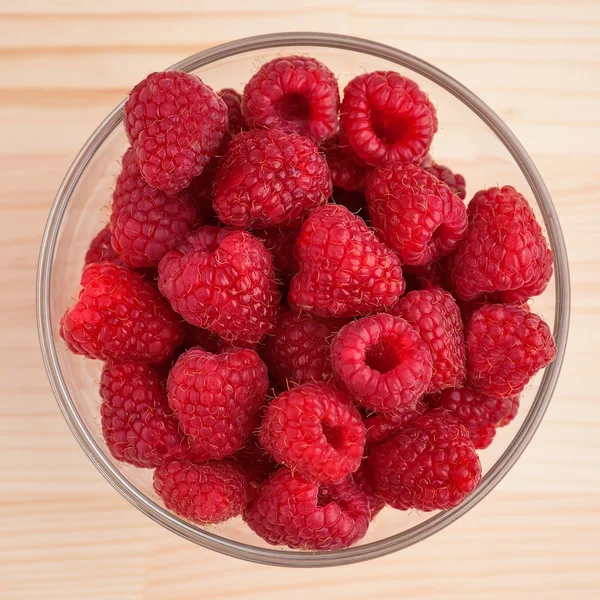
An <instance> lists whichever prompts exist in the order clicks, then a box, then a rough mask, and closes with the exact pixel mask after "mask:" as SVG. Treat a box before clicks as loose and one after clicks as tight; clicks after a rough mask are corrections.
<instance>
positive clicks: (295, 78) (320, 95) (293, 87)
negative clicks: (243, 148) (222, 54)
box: [242, 56, 340, 143]
mask: <svg viewBox="0 0 600 600" xmlns="http://www.w3.org/2000/svg"><path fill="white" fill-rule="evenodd" d="M339 106H340V92H339V90H338V84H337V80H336V78H335V76H334V74H333V73H332V72H331V71H330V70H329V69H328V68H327V67H326V66H325V65H323V64H322V63H320V62H319V61H318V60H315V59H314V58H308V57H306V56H287V57H283V58H274V59H273V60H271V61H269V62H267V63H265V64H264V65H262V67H261V68H260V69H259V70H258V72H257V73H256V75H254V76H253V77H252V79H250V81H249V82H248V83H247V84H246V87H245V88H244V97H243V100H242V114H243V115H244V117H245V118H246V122H247V123H248V125H249V126H250V127H252V128H260V127H268V128H269V129H280V130H281V131H284V132H286V133H299V134H300V135H304V136H306V137H309V138H311V139H312V140H314V141H315V142H317V143H321V142H322V141H323V140H325V139H327V138H329V137H331V136H332V135H333V134H335V132H336V131H337V127H338V111H339Z"/></svg>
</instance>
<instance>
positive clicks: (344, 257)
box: [288, 204, 404, 318]
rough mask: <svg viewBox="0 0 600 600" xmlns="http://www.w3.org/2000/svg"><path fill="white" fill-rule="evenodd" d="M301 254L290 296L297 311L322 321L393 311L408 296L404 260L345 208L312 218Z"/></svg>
mask: <svg viewBox="0 0 600 600" xmlns="http://www.w3.org/2000/svg"><path fill="white" fill-rule="evenodd" d="M296 254H297V256H298V257H299V259H300V269H299V272H298V274H297V275H295V276H294V278H293V279H292V283H291V288H290V293H289V296H288V301H289V303H290V305H291V306H292V308H295V309H298V310H307V311H309V312H311V313H313V314H314V315H316V316H318V317H325V318H329V317H355V316H359V315H363V314H369V313H372V312H376V311H378V310H382V309H384V308H386V307H390V306H392V305H393V304H395V303H396V302H397V300H398V297H399V296H400V295H401V294H402V293H403V292H404V280H403V279H402V269H401V268H400V261H399V260H398V258H397V257H396V256H395V255H394V253H393V252H392V251H391V250H389V249H388V248H386V247H385V246H384V245H383V244H382V243H381V242H379V240H377V238H376V236H375V234H374V233H373V232H372V231H371V229H369V228H368V227H367V225H366V224H365V222H364V221H363V220H362V219H360V218H358V217H356V216H355V215H353V214H352V213H351V212H350V211H349V210H348V209H347V208H345V207H343V206H339V205H336V204H331V205H328V206H324V207H322V208H318V209H316V210H314V211H313V212H312V213H311V215H310V217H309V218H308V220H307V221H306V222H305V223H304V225H303V226H302V228H301V230H300V235H299V236H298V241H297V242H296Z"/></svg>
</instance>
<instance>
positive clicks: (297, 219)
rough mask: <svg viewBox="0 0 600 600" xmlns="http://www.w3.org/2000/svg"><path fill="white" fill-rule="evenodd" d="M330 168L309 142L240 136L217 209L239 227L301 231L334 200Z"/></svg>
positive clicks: (260, 132) (286, 136)
mask: <svg viewBox="0 0 600 600" xmlns="http://www.w3.org/2000/svg"><path fill="white" fill-rule="evenodd" d="M331 190H332V186H331V175H330V173H329V167H328V166H327V163H326V161H325V159H324V158H323V156H322V155H321V154H319V148H318V147H317V145H316V144H315V143H314V142H313V141H312V140H310V139H308V138H306V137H302V136H300V135H296V134H292V133H283V132H281V131H278V130H276V129H256V130H253V131H247V132H244V133H240V134H239V135H237V136H236V137H235V138H234V139H233V140H232V142H231V144H229V148H228V149H227V152H226V153H225V155H224V156H223V158H222V160H221V163H220V165H219V170H218V172H217V177H216V180H215V184H214V201H213V203H214V207H215V210H216V212H217V215H218V216H219V219H220V220H221V221H222V222H223V223H227V224H230V225H236V226H238V227H274V226H283V227H292V228H293V227H297V226H298V225H300V223H301V222H302V221H303V220H304V217H305V215H306V213H307V212H308V211H310V210H311V209H312V208H315V207H317V206H321V205H323V204H325V203H326V202H327V199H328V198H329V196H331Z"/></svg>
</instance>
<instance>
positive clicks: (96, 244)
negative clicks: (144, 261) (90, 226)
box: [84, 225, 123, 266]
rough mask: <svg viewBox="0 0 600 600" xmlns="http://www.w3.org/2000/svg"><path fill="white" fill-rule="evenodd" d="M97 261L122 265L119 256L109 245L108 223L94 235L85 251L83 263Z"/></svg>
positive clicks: (87, 263)
mask: <svg viewBox="0 0 600 600" xmlns="http://www.w3.org/2000/svg"><path fill="white" fill-rule="evenodd" d="M97 262H111V263H114V264H115V265H118V266H122V265H123V261H122V260H121V257H120V256H119V255H118V254H117V253H116V252H115V251H114V250H113V247H112V245H111V235H110V228H109V226H108V225H107V226H106V227H103V228H102V229H101V230H100V231H99V232H98V233H97V234H96V235H95V237H94V239H93V240H92V241H91V243H90V247H89V248H88V250H87V252H86V253H85V260H84V265H89V264H90V263H97Z"/></svg>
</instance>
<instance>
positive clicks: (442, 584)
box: [0, 0, 600, 600]
mask: <svg viewBox="0 0 600 600" xmlns="http://www.w3.org/2000/svg"><path fill="white" fill-rule="evenodd" d="M285 30H321V31H331V32H337V33H348V34H353V35H358V36H361V37H365V38H372V39H374V40H378V41H381V42H385V43H388V44H391V45H394V46H396V47H398V48H402V49H404V50H407V51H409V52H412V53H414V54H416V55H419V56H421V57H423V58H425V59H426V60H429V61H430V62H433V63H434V64H436V65H438V66H439V67H441V68H442V69H444V70H446V71H447V72H448V73H450V74H451V75H453V76H455V77H456V78H457V79H459V80H460V81H462V82H463V83H464V84H465V85H467V86H468V87H469V88H471V89H472V90H473V91H474V92H475V93H477V94H478V95H480V96H481V97H482V98H483V99H484V100H485V101H486V102H488V103H489V104H490V105H491V106H492V107H493V108H494V109H495V110H496V111H497V112H498V113H499V114H500V115H501V116H502V117H503V118H504V119H505V120H506V121H507V122H508V124H509V126H510V127H511V128H512V129H513V131H514V132H515V133H516V135H517V136H518V137H519V138H520V140H521V141H522V142H523V144H524V146H525V147H526V148H527V149H528V151H529V152H530V153H531V155H532V157H533V159H534V161H535V162H536V164H537V165H538V167H539V169H540V171H541V173H542V176H543V177H544V178H545V180H546V182H547V185H548V187H549V189H550V192H551V193H552V195H553V198H554V201H555V203H556V207H557V210H558V213H559V216H560V219H561V222H562V225H563V229H564V234H565V237H566V241H567V246H568V249H569V254H570V264H571V275H572V290H573V300H574V301H573V311H572V326H571V334H570V342H569V348H568V353H567V358H566V361H565V364H564V367H563V372H562V376H561V379H560V382H559V385H558V389H557V391H556V394H555V397H554V399H553V401H552V404H551V406H550V409H549V411H548V413H547V416H546V418H545V420H544V422H543V424H542V426H541V428H540V430H539V432H538V433H537V435H536V437H535V439H534V440H533V442H532V444H531V445H530V447H529V448H528V449H527V451H526V452H525V454H524V456H523V457H522V458H521V460H520V461H519V462H518V464H517V465H516V466H515V468H514V469H513V470H512V471H511V472H510V474H509V475H508V476H507V477H506V479H505V480H504V481H503V482H502V483H501V484H500V485H499V487H498V488H497V489H496V490H495V491H494V492H493V493H492V494H491V495H490V496H489V497H488V498H487V499H486V500H485V501H484V502H483V503H481V504H480V505H479V506H477V507H476V508H475V509H474V510H472V511H471V512H470V513H469V514H467V515H466V516H465V517H463V518H462V519H461V520H460V521H458V522H457V523H455V524H454V525H453V526H451V527H449V528H447V529H446V530H444V531H442V532H441V533H439V534H437V535H436V536H434V537H433V538H430V539H428V540H427V541H425V542H422V543H420V544H418V545H417V546H414V547H412V548H410V549H408V550H405V551H403V552H401V553H398V554H396V555H392V556H388V557H386V558H382V559H379V560H376V561H372V562H370V563H366V564H362V565H358V566H350V567H344V568H335V569H324V570H313V571H305V570H289V569H275V568H268V567H261V566H257V565H253V564H249V563H244V562H241V561H237V560H234V559H229V558H226V557H223V556H220V555H217V554H214V553H211V552H209V551H207V550H204V549H202V548H199V547H196V546H194V545H192V544H191V543H188V542H186V541H184V540H182V539H179V538H177V537H176V536H175V535H173V534H171V533H169V532H167V531H166V530H164V529H162V528H161V527H159V526H158V525H155V524H154V523H152V522H151V521H150V520H149V519H147V518H146V517H144V516H143V515H142V514H141V513H139V512H138V511H136V510H135V509H134V508H133V507H132V506H130V505H129V504H128V503H127V502H126V501H125V500H124V499H123V498H121V496H120V495H118V494H117V493H116V492H115V491H113V489H112V488H111V487H110V486H109V485H108V484H107V483H106V482H105V481H104V479H103V478H102V477H101V475H100V474H99V473H98V472H97V471H96V470H95V468H94V467H93V466H92V464H91V463H90V462H89V461H88V459H87V458H86V457H85V456H84V454H83V452H82V451H81V450H80V449H79V447H78V445H77V443H76V442H75V440H74V438H73V437H72V435H71V434H70V432H69V430H68V429H67V426H66V424H65V422H64V421H63V418H62V416H61V415H60V413H59V410H58V408H57V405H56V403H55V400H54V398H53V396H52V392H51V391H50V388H49V385H48V382H47V379H46V375H45V372H44V368H43V365H42V361H41V358H40V352H39V350H38V341H37V333H36V325H35V313H34V311H35V306H34V282H35V269H36V262H37V255H38V246H39V242H40V238H41V235H42V230H43V227H44V223H45V220H46V216H47V212H48V210H49V208H50V205H51V203H52V200H53V197H54V194H55V191H56V189H57V187H58V185H59V183H60V181H61V179H62V177H63V174H64V173H65V171H66V169H67V167H68V166H69V164H70V162H71V161H72V159H73V157H74V156H75V153H76V152H77V150H78V149H79V147H80V146H81V145H82V143H83V142H84V141H85V139H86V138H87V137H88V135H89V134H90V132H91V131H92V130H93V129H94V128H95V127H96V125H97V124H98V123H99V121H100V120H101V119H102V118H103V117H104V116H105V115H106V114H107V113H108V112H109V110H110V109H112V107H113V106H114V105H115V104H116V103H117V102H118V101H120V100H121V99H122V98H123V97H124V95H125V94H126V92H127V91H128V89H129V88H130V87H131V86H132V84H134V83H136V82H137V81H138V80H139V79H141V78H142V77H143V76H144V75H145V74H146V73H148V72H150V71H152V70H156V69H157V68H164V67H167V66H168V65H170V64H172V63H174V62H176V61H177V60H179V59H180V58H182V57H185V56H187V55H189V54H192V53H194V52H196V51H198V50H201V49H203V48H207V47H209V46H212V45H214V44H217V43H220V42H224V41H228V40H231V39H234V38H237V37H242V36H246V35H253V34H258V33H266V32H274V31H285ZM0 73H1V77H0V173H1V185H0V231H1V237H0V243H1V246H0V247H1V248H2V252H3V253H4V254H3V256H4V259H3V260H2V261H1V263H0V270H1V271H0V272H1V279H0V281H1V282H2V287H3V291H2V293H1V295H0V303H1V304H0V325H1V331H2V335H1V337H0V373H1V384H2V401H1V403H0V468H1V471H0V475H1V476H0V498H1V502H2V507H1V510H0V531H1V532H2V534H1V537H0V597H2V598H7V599H11V600H12V599H16V598H36V599H37V598H52V599H58V600H68V599H88V600H92V599H95V598H98V599H102V600H112V599H114V600H117V599H119V600H120V599H135V600H141V599H142V598H143V599H144V600H151V599H154V598H156V599H164V598H177V599H178V600H181V599H187V598H190V599H197V598H212V599H217V598H230V599H242V598H243V599H257V600H258V599H260V600H270V599H276V598H277V599H278V598H290V599H304V598H307V597H311V596H312V597H315V598H323V599H327V600H328V599H349V598H377V599H382V600H383V599H390V600H392V599H394V600H395V599H397V598H442V597H444V598H460V599H462V600H466V599H477V600H482V599H488V598H489V599H492V598H493V599H504V598H540V599H542V598H543V599H544V600H547V599H550V598H556V599H563V598H567V597H577V598H586V599H587V598H590V599H591V598H599V597H600V480H599V473H600V453H599V451H600V401H599V397H598V377H599V375H598V373H599V368H598V363H597V361H598V359H599V358H600V357H599V352H598V344H597V339H596V338H597V336H599V335H600V277H599V275H598V269H599V267H600V244H599V243H598V241H599V240H600V211H599V210H598V209H599V208H600V202H599V200H600V178H599V173H600V169H599V167H598V165H599V164H600V144H599V143H598V140H599V139H600V116H599V112H598V108H599V107H600V4H598V2H597V1H595V0H571V1H566V0H565V1H559V0H546V1H535V0H493V1H486V2H479V1H477V0H462V1H446V0H437V1H427V2H415V1H411V2H404V1H399V0H389V1H386V0H370V1H367V0H364V1H359V0H356V1H352V0H301V1H300V0H281V1H279V2H275V1H271V2H269V1H267V0H254V2H242V1H241V0H219V1H215V2H212V1H211V2H208V1H204V2H202V1H198V0H185V1H180V2H177V1H171V2H168V1H165V0H131V1H128V0H102V1H100V0H93V1H89V2H88V1H86V2H82V1H81V0H62V1H55V2H51V1H44V0H3V2H1V3H0Z"/></svg>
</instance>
